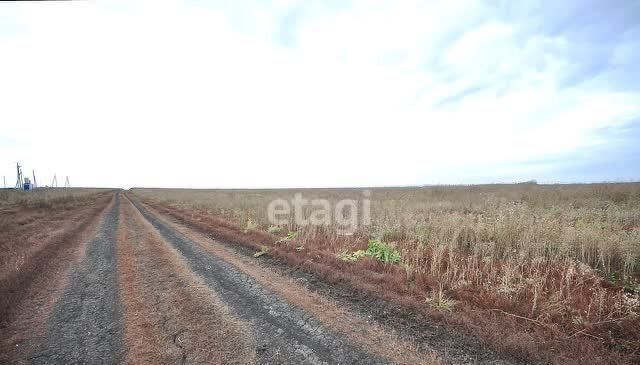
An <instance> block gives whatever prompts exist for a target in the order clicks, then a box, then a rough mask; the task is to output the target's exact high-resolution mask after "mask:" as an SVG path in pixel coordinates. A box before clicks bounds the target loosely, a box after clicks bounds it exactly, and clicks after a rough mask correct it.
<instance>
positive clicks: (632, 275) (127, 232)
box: [0, 184, 640, 364]
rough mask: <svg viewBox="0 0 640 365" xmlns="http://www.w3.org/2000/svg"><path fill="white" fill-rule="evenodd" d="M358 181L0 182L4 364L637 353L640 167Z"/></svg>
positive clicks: (616, 356) (606, 357)
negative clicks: (623, 174)
mask: <svg viewBox="0 0 640 365" xmlns="http://www.w3.org/2000/svg"><path fill="white" fill-rule="evenodd" d="M364 190H365V189H305V190H177V189H133V190H131V191H128V192H124V191H119V190H88V189H87V190H81V189H77V190H69V191H65V190H64V189H55V190H49V191H45V190H41V191H36V192H34V194H32V193H28V194H25V193H20V194H18V193H17V192H7V191H4V192H1V193H0V194H4V195H0V198H1V199H0V227H1V228H2V231H1V233H0V258H1V261H0V264H1V265H0V291H1V293H2V295H1V296H0V330H1V332H0V333H1V338H0V363H38V364H66V363H108V364H115V363H131V364H138V363H140V364H142V363H145V364H196V363H197V364H234V363H235V364H253V363H258V364H282V363H284V364H301V363H312V364H322V363H326V364H333V363H341V364H351V363H354V364H383V363H402V364H461V363H462V364H478V363H479V364H524V363H556V364H578V363H582V364H586V363H589V364H592V363H602V364H605V363H606V364H634V363H637V362H638V361H639V360H640V354H639V353H638V351H640V350H639V349H640V301H639V299H638V295H639V293H638V277H639V273H640V184H599V185H562V186H542V185H535V184H521V185H487V186H469V187H443V186H438V187H425V188H385V189H380V188H375V189H366V190H368V192H365V191H364ZM297 193H299V194H301V196H302V197H304V199H326V200H327V202H328V204H329V205H330V206H331V207H333V206H340V201H344V200H345V199H348V200H354V203H356V205H353V206H351V207H352V210H351V211H350V213H355V211H354V210H353V209H354V208H357V210H358V220H357V221H356V220H349V219H343V220H336V219H337V218H336V217H335V216H334V217H333V218H334V220H333V221H331V222H325V223H324V224H319V225H307V224H301V223H300V222H297V223H296V222H294V221H291V222H288V223H282V222H280V223H279V224H274V223H273V222H272V219H270V217H269V209H268V207H269V205H270V203H271V202H273V201H274V200H277V199H284V200H286V201H291V200H292V199H294V197H295V194H297ZM365 212H368V213H365ZM292 213H293V211H292ZM336 215H337V214H336ZM313 217H315V218H318V216H317V215H314V208H313V207H311V206H307V207H306V208H304V209H303V211H302V212H301V213H300V217H299V218H301V219H303V220H304V219H308V218H313ZM345 217H346V215H345V216H344V217H343V218H345ZM271 218H273V217H271ZM345 233H346V234H345Z"/></svg>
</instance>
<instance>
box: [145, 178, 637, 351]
mask: <svg viewBox="0 0 640 365" xmlns="http://www.w3.org/2000/svg"><path fill="white" fill-rule="evenodd" d="M368 190H369V191H370V193H371V194H370V197H368V199H370V206H371V224H370V225H368V226H362V225H360V226H359V227H358V229H357V230H356V231H355V232H354V233H353V234H351V235H339V234H338V233H337V232H338V230H339V228H341V227H338V226H337V225H336V224H330V225H326V226H312V225H307V226H298V225H296V224H294V223H290V224H286V225H282V226H273V225H272V224H270V223H269V220H268V218H267V217H268V215H267V207H268V205H269V203H270V202H271V201H273V200H274V199H285V200H291V199H292V198H293V196H294V194H296V193H301V194H302V195H303V196H304V198H306V199H315V198H322V199H328V200H330V201H331V202H337V201H339V200H341V199H357V200H362V199H364V198H365V196H364V195H363V189H299V190H295V189H290V190H181V189H133V190H132V192H133V195H134V196H136V197H139V198H140V199H142V200H143V201H145V202H146V203H148V204H150V205H151V206H154V207H155V208H156V209H158V210H161V211H162V212H164V213H166V214H169V215H172V216H174V217H176V218H179V219H181V220H182V221H184V222H185V223H188V224H191V225H192V226H194V227H198V228H199V229H200V230H203V231H206V232H208V233H211V234H213V235H215V236H216V237H220V238H223V239H225V240H228V241H232V242H236V243H241V244H244V245H245V246H249V247H252V248H254V249H255V250H256V251H257V255H256V256H260V255H261V254H267V255H270V256H273V257H276V258H279V259H282V260H284V261H285V262H287V263H288V264H291V265H294V266H297V267H299V268H302V269H304V270H306V271H309V272H311V273H314V274H317V275H319V276H321V277H323V278H325V279H326V280H328V281H330V282H334V283H346V284H348V285H349V286H350V287H352V288H354V289H356V290H357V291H359V292H362V293H366V294H367V295H373V296H377V297H382V298H385V299H388V300H391V301H393V302H394V303H397V304H398V305H400V306H403V307H406V308H412V309H414V310H418V311H423V312H424V313H427V314H428V315H429V316H430V317H431V318H435V319H439V320H442V321H444V322H446V323H448V324H450V325H453V326H460V327H462V328H464V329H465V330H467V331H469V332H471V333H473V334H476V335H478V336H480V337H481V338H483V340H484V341H485V342H486V343H488V344H490V345H492V346H493V347H494V348H496V349H498V350H500V351H502V352H505V353H510V354H515V355H517V356H520V357H522V358H526V359H532V360H541V361H545V362H554V363H581V362H582V363H585V362H588V363H595V362H598V363H621V364H623V363H635V362H637V361H640V355H639V353H638V351H640V350H639V349H640V302H639V299H638V296H639V294H640V286H639V284H638V282H639V281H638V279H639V278H640V184H635V183H621V184H586V185H582V184H581V185H538V184H535V183H525V184H513V185H478V186H433V187H420V188H409V187H408V188H372V189H368ZM312 211H313V210H312V209H307V210H306V211H305V215H306V216H309V215H310V214H312Z"/></svg>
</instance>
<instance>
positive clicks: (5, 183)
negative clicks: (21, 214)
mask: <svg viewBox="0 0 640 365" xmlns="http://www.w3.org/2000/svg"><path fill="white" fill-rule="evenodd" d="M2 183H3V184H4V188H5V189H6V188H7V179H6V178H5V177H4V176H2Z"/></svg>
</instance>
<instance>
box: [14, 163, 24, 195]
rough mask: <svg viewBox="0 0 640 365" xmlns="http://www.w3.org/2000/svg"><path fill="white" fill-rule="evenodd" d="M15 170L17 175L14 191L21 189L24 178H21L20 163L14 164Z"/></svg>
mask: <svg viewBox="0 0 640 365" xmlns="http://www.w3.org/2000/svg"><path fill="white" fill-rule="evenodd" d="M16 170H17V175H18V180H17V181H16V189H22V184H23V183H24V178H23V177H22V166H20V163H18V162H16Z"/></svg>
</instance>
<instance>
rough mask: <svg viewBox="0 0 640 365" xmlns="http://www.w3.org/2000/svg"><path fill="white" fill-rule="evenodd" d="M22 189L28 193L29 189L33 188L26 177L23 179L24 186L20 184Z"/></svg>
mask: <svg viewBox="0 0 640 365" xmlns="http://www.w3.org/2000/svg"><path fill="white" fill-rule="evenodd" d="M22 188H23V190H25V191H29V190H31V188H33V186H32V185H31V181H30V180H29V178H28V177H25V178H24V184H22Z"/></svg>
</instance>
